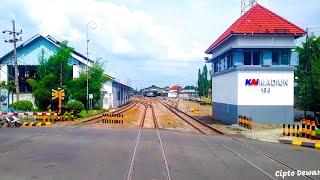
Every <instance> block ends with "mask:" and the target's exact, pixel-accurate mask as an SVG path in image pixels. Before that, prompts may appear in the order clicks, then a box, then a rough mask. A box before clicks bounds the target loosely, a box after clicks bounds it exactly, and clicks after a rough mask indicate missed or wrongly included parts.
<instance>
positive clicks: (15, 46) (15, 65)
mask: <svg viewBox="0 0 320 180" xmlns="http://www.w3.org/2000/svg"><path fill="white" fill-rule="evenodd" d="M6 32H8V33H9V35H11V34H12V35H13V39H9V40H5V41H4V42H9V43H13V60H14V81H15V86H16V100H17V101H19V76H18V73H19V72H18V71H19V70H18V62H17V41H22V38H21V37H20V39H17V38H16V36H19V35H20V34H22V30H20V32H16V27H15V23H14V20H12V31H9V30H5V31H3V33H6ZM12 101H13V100H12ZM12 103H13V102H12Z"/></svg>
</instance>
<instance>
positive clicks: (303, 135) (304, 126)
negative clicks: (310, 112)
mask: <svg viewBox="0 0 320 180" xmlns="http://www.w3.org/2000/svg"><path fill="white" fill-rule="evenodd" d="M301 123H302V137H306V120H305V119H302V121H301Z"/></svg>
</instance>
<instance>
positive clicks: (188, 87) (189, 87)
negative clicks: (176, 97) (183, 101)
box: [183, 85, 196, 90]
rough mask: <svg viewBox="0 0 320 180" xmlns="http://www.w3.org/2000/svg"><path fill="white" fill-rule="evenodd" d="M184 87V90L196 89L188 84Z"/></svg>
mask: <svg viewBox="0 0 320 180" xmlns="http://www.w3.org/2000/svg"><path fill="white" fill-rule="evenodd" d="M183 89H184V90H189V89H196V87H194V86H190V85H188V86H186V87H184V88H183Z"/></svg>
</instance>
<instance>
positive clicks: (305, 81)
mask: <svg viewBox="0 0 320 180" xmlns="http://www.w3.org/2000/svg"><path fill="white" fill-rule="evenodd" d="M306 33H307V34H306V62H305V69H304V119H307V73H308V72H307V71H308V63H309V34H308V28H307V29H306ZM311 66H312V65H311Z"/></svg>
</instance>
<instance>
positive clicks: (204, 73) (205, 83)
mask: <svg viewBox="0 0 320 180" xmlns="http://www.w3.org/2000/svg"><path fill="white" fill-rule="evenodd" d="M202 83H203V85H202V86H203V95H204V96H208V85H209V82H208V68H207V65H206V64H205V65H204V66H203V70H202Z"/></svg>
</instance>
